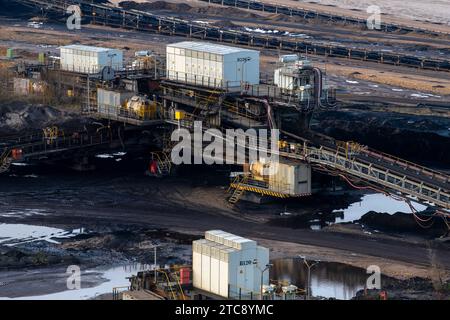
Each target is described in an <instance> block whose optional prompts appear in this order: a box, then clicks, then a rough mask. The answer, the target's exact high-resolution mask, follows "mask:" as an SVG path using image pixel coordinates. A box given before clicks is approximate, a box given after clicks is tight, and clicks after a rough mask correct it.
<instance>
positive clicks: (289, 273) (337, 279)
mask: <svg viewBox="0 0 450 320" xmlns="http://www.w3.org/2000/svg"><path fill="white" fill-rule="evenodd" d="M272 263H273V268H272V269H271V271H270V272H271V273H270V279H272V280H277V281H283V282H285V283H289V284H293V285H295V286H297V287H298V288H300V289H305V288H306V286H307V278H308V269H307V267H306V266H305V264H304V262H303V260H302V259H280V260H274V261H273V262H272ZM368 277H369V275H368V274H367V273H366V270H364V269H360V268H356V267H352V266H348V265H345V264H340V263H331V262H319V263H318V264H317V265H315V266H314V267H312V269H311V296H312V297H322V298H334V299H338V300H350V299H351V298H353V297H354V296H355V295H356V293H357V292H358V291H359V290H362V289H364V286H365V284H366V281H367V278H368ZM383 281H387V280H384V279H383V280H382V285H384V283H383Z"/></svg>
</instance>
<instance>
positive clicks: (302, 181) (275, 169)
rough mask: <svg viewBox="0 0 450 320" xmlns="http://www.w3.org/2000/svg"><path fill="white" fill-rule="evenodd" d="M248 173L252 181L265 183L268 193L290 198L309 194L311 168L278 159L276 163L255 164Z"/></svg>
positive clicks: (304, 164) (303, 164)
mask: <svg viewBox="0 0 450 320" xmlns="http://www.w3.org/2000/svg"><path fill="white" fill-rule="evenodd" d="M250 171H251V173H252V175H253V177H254V179H256V180H258V181H262V182H265V183H266V184H267V188H268V189H269V190H270V191H273V192H277V193H281V194H285V195H288V196H291V197H298V196H307V195H310V194H311V188H312V187H311V166H310V165H309V164H307V163H299V162H293V161H289V160H285V159H282V158H280V159H279V161H278V162H270V163H261V162H255V163H253V164H252V165H251V167H250Z"/></svg>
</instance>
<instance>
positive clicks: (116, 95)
mask: <svg viewBox="0 0 450 320" xmlns="http://www.w3.org/2000/svg"><path fill="white" fill-rule="evenodd" d="M134 95H135V93H134V92H131V91H110V90H105V89H98V90H97V108H98V113H101V114H104V115H112V116H117V115H119V113H120V109H121V108H122V107H123V106H124V105H125V104H126V102H127V101H128V100H130V99H131V98H132V97H133V96H134Z"/></svg>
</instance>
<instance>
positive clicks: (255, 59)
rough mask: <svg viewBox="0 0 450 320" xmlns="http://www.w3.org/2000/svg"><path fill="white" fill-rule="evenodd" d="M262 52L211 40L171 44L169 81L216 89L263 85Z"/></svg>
mask: <svg viewBox="0 0 450 320" xmlns="http://www.w3.org/2000/svg"><path fill="white" fill-rule="evenodd" d="M259 56H260V53H259V51H256V50H249V49H242V48H236V47H229V46H224V45H219V44H213V43H207V42H191V41H185V42H180V43H175V44H170V45H168V46H167V78H168V79H169V80H173V81H178V82H184V83H189V84H194V85H198V86H204V87H214V88H236V87H241V86H242V85H243V84H249V85H256V84H259V81H260V78H259V68H260V66H259V60H260V59H259Z"/></svg>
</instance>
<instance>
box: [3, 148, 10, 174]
mask: <svg viewBox="0 0 450 320" xmlns="http://www.w3.org/2000/svg"><path fill="white" fill-rule="evenodd" d="M10 155H11V150H10V149H6V150H5V151H4V152H3V154H2V155H1V156H0V174H1V173H5V172H8V171H9V168H10V166H11V163H12V158H11V157H10Z"/></svg>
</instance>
